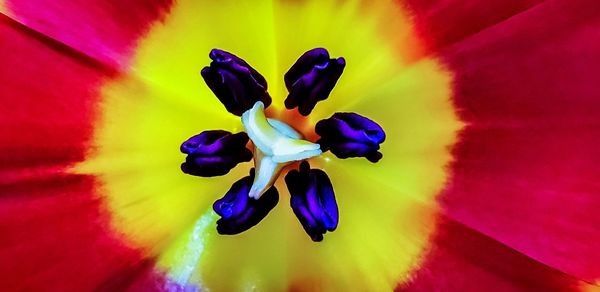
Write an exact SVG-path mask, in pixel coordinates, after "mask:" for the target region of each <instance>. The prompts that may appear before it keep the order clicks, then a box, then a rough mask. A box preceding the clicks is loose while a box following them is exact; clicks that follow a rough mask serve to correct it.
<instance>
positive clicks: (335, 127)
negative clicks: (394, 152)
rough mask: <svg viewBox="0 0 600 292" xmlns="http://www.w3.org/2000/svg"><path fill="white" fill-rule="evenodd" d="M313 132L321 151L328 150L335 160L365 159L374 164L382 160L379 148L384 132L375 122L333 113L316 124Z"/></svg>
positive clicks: (352, 114) (352, 115) (347, 114)
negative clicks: (317, 138) (315, 133)
mask: <svg viewBox="0 0 600 292" xmlns="http://www.w3.org/2000/svg"><path fill="white" fill-rule="evenodd" d="M315 131H316V132H317V134H318V135H319V136H321V139H319V141H317V143H319V144H320V145H321V150H323V151H327V150H331V152H332V153H333V154H335V156H337V157H338V158H349V157H366V158H367V159H368V160H369V161H371V162H377V161H379V159H381V158H382V157H383V154H381V153H380V152H379V151H378V150H379V144H381V143H383V141H385V132H384V131H383V129H382V128H381V127H380V126H379V125H378V124H377V123H375V122H374V121H372V120H370V119H368V118H365V117H363V116H361V115H358V114H355V113H335V114H334V115H333V116H331V118H329V119H325V120H321V121H319V122H318V123H317V125H316V127H315Z"/></svg>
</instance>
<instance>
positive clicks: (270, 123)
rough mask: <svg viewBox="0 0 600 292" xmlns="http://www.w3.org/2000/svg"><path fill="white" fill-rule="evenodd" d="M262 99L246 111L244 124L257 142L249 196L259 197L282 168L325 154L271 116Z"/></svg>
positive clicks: (255, 143)
mask: <svg viewBox="0 0 600 292" xmlns="http://www.w3.org/2000/svg"><path fill="white" fill-rule="evenodd" d="M264 109H265V105H264V104H263V103H262V102H260V101H258V102H256V103H255V104H254V106H253V107H252V108H251V109H249V110H247V111H246V112H244V114H242V124H243V125H244V128H245V129H246V133H247V134H248V137H250V140H252V142H253V143H254V146H255V147H254V166H255V168H256V169H255V176H254V182H253V183H252V187H251V188H250V193H249V194H248V196H249V197H251V198H254V199H258V198H260V196H262V194H263V193H264V192H265V191H267V190H268V189H269V188H270V187H271V186H272V185H273V184H274V183H275V181H276V180H277V177H278V176H279V173H280V172H281V170H282V169H283V168H284V167H285V166H286V165H288V164H290V163H292V162H294V161H300V160H304V159H308V158H311V157H315V156H319V155H321V153H322V152H321V147H320V146H319V144H315V143H312V142H309V141H306V140H304V139H302V135H300V134H299V133H298V132H296V130H294V129H292V127H290V126H289V125H287V124H286V123H284V122H281V121H278V120H274V119H267V117H266V116H265V113H264Z"/></svg>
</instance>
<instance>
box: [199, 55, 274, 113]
mask: <svg viewBox="0 0 600 292" xmlns="http://www.w3.org/2000/svg"><path fill="white" fill-rule="evenodd" d="M209 56H210V58H211V59H212V60H213V61H212V62H211V63H210V66H208V67H204V69H202V72H201V74H202V77H203V78H204V81H206V84H207V85H208V87H209V88H210V89H211V90H212V92H213V93H214V94H215V95H216V96H217V98H219V100H220V101H221V102H222V103H223V104H224V105H225V108H226V109H227V111H229V112H230V113H232V114H234V115H237V116H241V115H242V114H243V113H244V112H245V111H246V110H248V109H250V108H251V107H252V106H253V105H254V104H255V103H256V102H257V101H262V102H263V103H264V104H265V107H268V106H269V105H270V104H271V97H270V96H269V93H268V92H267V81H266V80H265V78H264V77H263V76H262V75H260V73H258V72H257V71H256V70H254V68H252V67H250V65H248V63H246V61H244V60H242V59H240V58H238V57H237V56H236V55H234V54H231V53H229V52H226V51H223V50H219V49H212V50H211V51H210V54H209Z"/></svg>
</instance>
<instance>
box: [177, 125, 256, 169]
mask: <svg viewBox="0 0 600 292" xmlns="http://www.w3.org/2000/svg"><path fill="white" fill-rule="evenodd" d="M248 140H249V138H248V135H246V133H244V132H241V133H237V134H231V133H230V132H227V131H221V130H213V131H204V132H202V133H200V134H198V135H196V136H193V137H191V138H189V139H188V140H187V141H185V142H183V144H181V152H182V153H185V154H187V155H188V156H187V157H186V159H185V162H184V163H183V164H181V170H182V171H183V172H185V173H187V174H191V175H197V176H204V177H210V176H218V175H224V174H226V173H228V172H229V171H230V170H231V169H232V168H234V167H235V166H236V165H237V164H238V163H241V162H244V161H250V160H252V152H251V151H250V150H248V148H246V144H247V143H248Z"/></svg>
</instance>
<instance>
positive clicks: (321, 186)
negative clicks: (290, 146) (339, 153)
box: [285, 161, 339, 241]
mask: <svg viewBox="0 0 600 292" xmlns="http://www.w3.org/2000/svg"><path fill="white" fill-rule="evenodd" d="M285 183H286V185H287V187H288V190H289V191H290V194H291V195H292V197H291V199H290V204H291V206H292V210H294V214H296V217H298V220H300V223H301V224H302V226H303V227H304V230H305V231H306V233H307V234H308V235H309V236H310V238H311V239H312V240H313V241H322V240H323V234H325V232H327V231H334V230H335V228H336V227H337V225H338V221H339V216H338V207H337V203H336V202H335V195H334V193H333V187H332V186H331V181H330V180H329V177H327V174H325V172H324V171H322V170H320V169H310V166H309V164H308V162H306V161H304V162H302V164H300V171H298V170H292V171H290V172H289V173H288V174H287V175H286V176H285Z"/></svg>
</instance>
